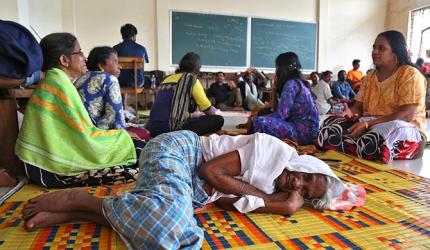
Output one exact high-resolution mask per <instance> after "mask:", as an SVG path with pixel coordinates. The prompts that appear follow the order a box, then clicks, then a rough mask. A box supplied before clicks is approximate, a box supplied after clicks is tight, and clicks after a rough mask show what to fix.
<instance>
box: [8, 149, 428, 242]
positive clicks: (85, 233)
mask: <svg viewBox="0 0 430 250" xmlns="http://www.w3.org/2000/svg"><path fill="white" fill-rule="evenodd" d="M319 157H320V158H322V159H325V160H326V161H327V162H328V163H329V164H330V165H331V167H332V168H333V170H334V171H335V173H336V174H337V175H338V176H339V177H340V178H341V179H343V180H345V181H350V182H353V183H357V184H360V185H362V186H364V187H365V188H366V191H367V193H368V196H367V201H366V204H365V206H363V207H360V208H355V209H353V210H351V211H323V212H320V211H315V210H312V209H300V210H299V211H298V212H297V213H295V214H294V215H292V216H279V215H271V214H240V213H236V212H227V211H224V210H221V209H219V208H217V207H215V206H212V207H210V208H208V209H206V210H202V211H199V212H196V214H195V217H196V219H197V222H198V225H199V226H200V227H202V228H203V229H204V231H205V240H204V243H203V249H221V248H240V249H407V248H411V249H427V248H430V193H429V188H430V179H426V178H423V177H419V176H416V175H413V174H409V173H406V172H403V171H399V170H395V169H392V168H390V167H387V166H385V165H381V164H376V163H372V162H368V161H363V160H356V159H353V158H350V157H348V156H345V155H342V154H340V153H336V152H328V153H325V154H323V155H320V156H319ZM129 188H130V186H129V185H119V186H104V187H97V188H88V190H89V191H90V192H91V193H92V194H94V195H96V196H112V195H117V194H121V192H124V191H126V190H128V189H129ZM43 192H45V191H44V190H43V189H41V188H38V187H36V186H33V185H27V186H25V187H24V188H23V189H21V190H20V191H19V192H18V193H16V194H15V195H14V196H13V197H11V198H10V199H9V200H8V201H6V202H5V203H4V204H3V205H2V206H1V207H0V249H47V250H48V249H125V247H124V245H123V244H122V242H121V240H120V238H119V237H118V236H117V235H116V234H115V233H114V232H113V231H112V230H110V229H109V228H106V227H102V226H98V225H95V224H92V223H79V222H76V223H75V224H67V225H61V226H54V227H50V228H46V229H41V230H38V231H35V232H31V233H27V232H25V231H24V228H23V221H22V219H21V217H20V216H21V210H22V208H23V205H24V202H25V201H26V200H28V199H29V198H31V197H34V196H36V195H38V194H41V193H43Z"/></svg>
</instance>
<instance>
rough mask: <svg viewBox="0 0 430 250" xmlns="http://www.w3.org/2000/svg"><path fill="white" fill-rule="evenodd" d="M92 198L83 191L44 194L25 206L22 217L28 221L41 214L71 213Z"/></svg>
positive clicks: (68, 190)
mask: <svg viewBox="0 0 430 250" xmlns="http://www.w3.org/2000/svg"><path fill="white" fill-rule="evenodd" d="M88 196H90V195H89V194H88V193H87V192H86V191H84V190H82V189H77V188H74V189H66V190H61V191H56V192H51V193H47V194H42V195H39V196H37V197H36V198H33V199H30V200H29V201H28V203H27V204H26V205H25V206H24V210H23V211H22V217H23V218H24V220H28V219H29V218H31V217H33V216H34V215H36V214H37V213H40V212H69V211H73V210H75V208H76V206H78V205H79V204H80V203H82V202H85V201H86V200H88Z"/></svg>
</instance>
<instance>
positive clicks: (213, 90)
mask: <svg viewBox="0 0 430 250" xmlns="http://www.w3.org/2000/svg"><path fill="white" fill-rule="evenodd" d="M208 97H213V98H214V99H215V106H216V107H217V108H218V109H220V110H223V111H225V110H243V108H242V107H241V106H242V105H241V104H242V100H241V99H242V96H241V94H240V90H239V88H238V87H237V86H236V84H235V83H234V82H232V81H230V82H227V81H226V79H225V75H224V73H223V72H217V73H216V78H215V82H214V83H212V84H211V86H210V87H209V90H208Z"/></svg>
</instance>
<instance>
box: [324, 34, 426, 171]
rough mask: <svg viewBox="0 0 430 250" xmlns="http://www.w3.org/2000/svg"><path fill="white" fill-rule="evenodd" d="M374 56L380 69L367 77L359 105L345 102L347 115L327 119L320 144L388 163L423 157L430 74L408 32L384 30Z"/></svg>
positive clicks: (374, 45) (373, 53)
mask: <svg viewBox="0 0 430 250" xmlns="http://www.w3.org/2000/svg"><path fill="white" fill-rule="evenodd" d="M372 58H373V63H374V65H375V66H376V69H375V70H374V71H372V72H371V73H369V74H368V75H367V76H366V77H364V78H363V81H362V85H361V87H360V91H359V92H358V94H357V95H356V96H355V98H354V99H355V102H354V104H353V106H352V107H351V108H350V109H349V108H348V107H347V106H345V109H346V110H345V112H344V114H343V115H345V118H344V117H335V116H333V117H329V118H327V119H326V120H325V121H324V123H323V125H322V126H321V129H320V133H319V135H318V141H317V145H318V147H319V148H321V149H324V150H329V149H335V150H339V151H341V152H345V153H348V154H351V155H354V156H358V157H360V158H364V159H369V160H380V161H382V162H384V163H387V162H389V161H390V160H392V159H414V158H417V157H420V156H421V155H422V153H423V150H424V146H425V143H426V137H425V131H426V117H425V103H424V100H425V93H426V80H425V78H424V76H423V75H422V74H421V73H420V72H419V70H418V69H416V68H415V67H414V66H413V64H412V63H411V61H410V59H409V57H408V52H407V46H406V41H405V38H404V37H403V35H402V33H400V32H398V31H393V30H391V31H386V32H382V33H380V34H379V35H378V36H377V38H376V40H375V42H374V44H373V50H372Z"/></svg>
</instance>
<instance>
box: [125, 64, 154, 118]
mask: <svg viewBox="0 0 430 250" xmlns="http://www.w3.org/2000/svg"><path fill="white" fill-rule="evenodd" d="M118 64H119V65H121V67H122V69H131V70H134V87H121V94H122V95H123V102H124V108H126V107H127V101H128V95H129V94H133V95H134V97H135V101H134V104H135V109H136V118H137V119H139V112H138V109H139V107H138V95H139V94H145V97H146V92H147V91H146V90H145V89H144V88H143V87H138V86H137V70H139V69H141V70H142V71H143V69H144V59H143V58H142V57H125V56H119V57H118Z"/></svg>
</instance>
